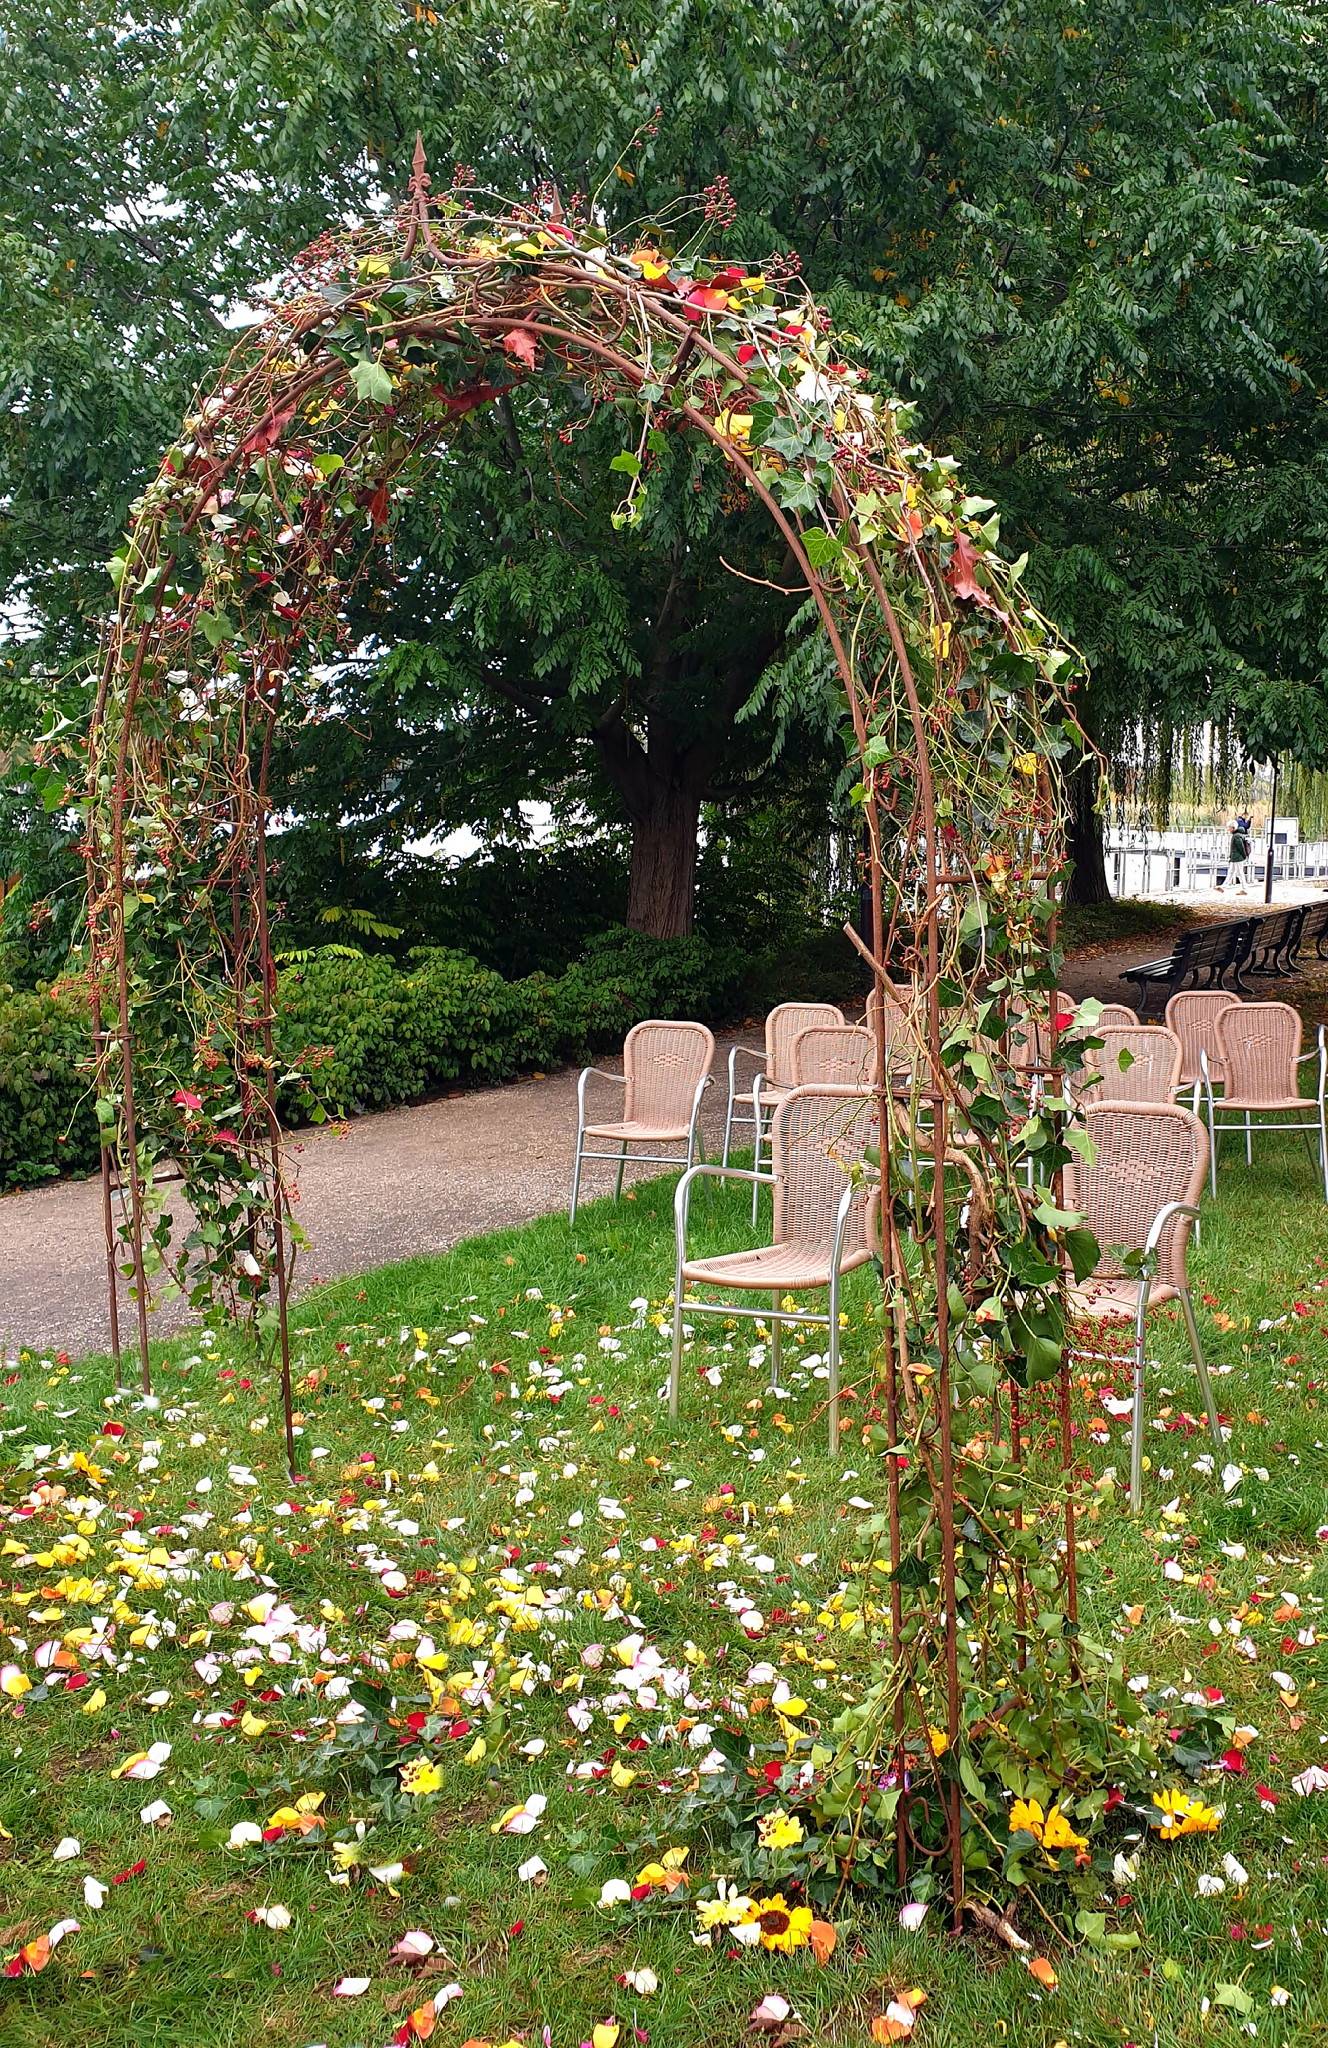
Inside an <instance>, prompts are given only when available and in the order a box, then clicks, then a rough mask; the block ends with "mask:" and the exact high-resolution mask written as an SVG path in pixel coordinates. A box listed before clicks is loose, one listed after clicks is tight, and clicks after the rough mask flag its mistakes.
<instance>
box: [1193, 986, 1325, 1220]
mask: <svg viewBox="0 0 1328 2048" xmlns="http://www.w3.org/2000/svg"><path fill="white" fill-rule="evenodd" d="M1214 1036H1215V1038H1216V1040H1217V1058H1218V1061H1219V1063H1220V1074H1221V1079H1222V1084H1223V1088H1222V1097H1221V1100H1220V1101H1215V1100H1214V1096H1213V1084H1214V1082H1215V1080H1216V1079H1217V1078H1218V1077H1217V1075H1216V1074H1215V1073H1214V1071H1213V1067H1212V1064H1211V1062H1210V1061H1209V1059H1208V1057H1207V1055H1206V1054H1205V1053H1202V1052H1201V1053H1200V1056H1199V1058H1200V1065H1201V1067H1202V1069H1203V1074H1204V1096H1205V1099H1206V1102H1207V1107H1208V1135H1209V1139H1210V1142H1211V1147H1212V1165H1211V1168H1210V1171H1211V1175H1212V1189H1213V1193H1214V1194H1216V1193H1217V1147H1218V1144H1219V1142H1220V1140H1221V1137H1222V1134H1223V1132H1224V1131H1231V1130H1240V1129H1243V1130H1244V1132H1245V1163H1246V1165H1247V1166H1248V1165H1251V1164H1252V1163H1253V1159H1254V1132H1255V1131H1303V1132H1305V1134H1306V1143H1307V1144H1308V1143H1309V1133H1310V1132H1311V1131H1314V1132H1317V1134H1318V1139H1319V1174H1320V1178H1321V1179H1322V1181H1323V1198H1324V1200H1325V1202H1328V1121H1326V1120H1325V1111H1324V1094H1325V1082H1326V1081H1328V1046H1326V1045H1325V1035H1324V1026H1323V1025H1322V1024H1321V1025H1320V1026H1319V1030H1318V1034H1317V1038H1316V1042H1315V1045H1314V1047H1312V1048H1311V1050H1310V1051H1309V1052H1307V1053H1304V1054H1302V1052H1301V1050H1300V1037H1301V1019H1300V1012H1299V1010H1294V1009H1293V1008H1292V1007H1291V1004H1290V1003H1233V1004H1232V1005H1231V1007H1230V1008H1229V1009H1226V1010H1223V1011H1222V1013H1221V1015H1220V1016H1219V1017H1218V1019H1217V1022H1216V1024H1215V1026H1214ZM1316 1057H1317V1059H1318V1062H1319V1076H1318V1086H1317V1088H1316V1090H1315V1093H1314V1095H1313V1096H1312V1097H1308V1096H1304V1095H1302V1094H1301V1092H1300V1069H1301V1068H1302V1067H1303V1066H1304V1065H1305V1063H1306V1061H1308V1060H1312V1059H1314V1058H1316ZM1219 1112H1220V1113H1221V1115H1222V1116H1224V1117H1226V1118H1227V1121H1226V1122H1225V1123H1223V1122H1221V1121H1219ZM1307 1112H1309V1114H1308V1116H1307V1115H1306V1113H1307ZM1292 1114H1299V1115H1300V1116H1301V1117H1302V1118H1304V1119H1305V1120H1304V1121H1303V1122H1300V1123H1294V1124H1289V1123H1284V1122H1283V1121H1282V1119H1283V1118H1284V1117H1286V1116H1288V1115H1292ZM1259 1118H1262V1119H1263V1121H1262V1122H1260V1121H1257V1120H1256V1119H1259ZM1270 1118H1271V1119H1272V1121H1271V1122H1270V1121H1268V1119H1270ZM1312 1156H1313V1154H1312V1153H1311V1157H1312Z"/></svg>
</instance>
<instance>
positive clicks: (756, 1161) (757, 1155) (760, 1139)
mask: <svg viewBox="0 0 1328 2048" xmlns="http://www.w3.org/2000/svg"><path fill="white" fill-rule="evenodd" d="M763 1143H764V1119H763V1117H762V1116H761V1112H760V1110H759V1108H758V1109H757V1112H756V1145H755V1149H754V1151H753V1153H752V1165H753V1166H754V1167H755V1168H756V1171H757V1172H758V1173H759V1172H760V1171H761V1148H762V1145H763ZM760 1200H761V1183H760V1181H759V1180H754V1181H753V1182H752V1229H753V1230H755V1228H756V1218H757V1213H758V1204H759V1203H760Z"/></svg>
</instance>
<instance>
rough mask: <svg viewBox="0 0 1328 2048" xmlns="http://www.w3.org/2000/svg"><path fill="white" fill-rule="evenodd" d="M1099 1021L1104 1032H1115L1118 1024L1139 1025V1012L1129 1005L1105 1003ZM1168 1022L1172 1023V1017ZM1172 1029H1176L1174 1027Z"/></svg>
mask: <svg viewBox="0 0 1328 2048" xmlns="http://www.w3.org/2000/svg"><path fill="white" fill-rule="evenodd" d="M1097 1021H1098V1023H1099V1024H1100V1025H1101V1026H1102V1027H1103V1029H1104V1030H1113V1031H1114V1030H1115V1028H1116V1026H1117V1025H1118V1024H1137V1023H1138V1022H1139V1012H1138V1011H1137V1010H1132V1009H1131V1008H1130V1006H1129V1004H1128V1003H1103V1005H1102V1014H1101V1016H1100V1017H1099V1018H1098V1020H1097ZM1167 1022H1168V1024H1170V1023H1171V1019H1170V1017H1168V1018H1167ZM1172 1029H1173V1030H1174V1029H1175V1026H1174V1025H1173V1026H1172ZM1094 1036H1096V1033H1095V1034H1094Z"/></svg>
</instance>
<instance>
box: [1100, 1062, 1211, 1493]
mask: <svg viewBox="0 0 1328 2048" xmlns="http://www.w3.org/2000/svg"><path fill="white" fill-rule="evenodd" d="M1084 1125H1085V1128H1086V1130H1087V1132H1088V1136H1089V1137H1090V1139H1091V1140H1092V1143H1093V1151H1094V1157H1093V1162H1092V1164H1091V1165H1088V1164H1086V1163H1085V1162H1084V1161H1083V1160H1080V1159H1076V1160H1073V1161H1072V1162H1071V1164H1070V1165H1069V1166H1068V1167H1067V1168H1066V1172H1065V1200H1066V1204H1067V1206H1068V1207H1069V1208H1071V1209H1077V1210H1079V1211H1080V1213H1081V1214H1082V1216H1083V1219H1084V1224H1085V1226H1086V1228H1087V1229H1089V1230H1091V1231H1092V1233H1093V1235H1094V1237H1095V1238H1096V1239H1097V1241H1098V1244H1099V1246H1100V1247H1101V1248H1102V1250H1101V1257H1100V1258H1099V1261H1098V1264H1097V1267H1096V1269H1095V1270H1094V1272H1093V1273H1092V1274H1091V1275H1090V1277H1089V1278H1088V1279H1087V1280H1085V1281H1083V1282H1082V1283H1081V1284H1080V1285H1079V1286H1077V1287H1071V1288H1069V1289H1068V1292H1067V1306H1068V1308H1069V1311H1070V1314H1071V1315H1077V1316H1085V1317H1092V1318H1094V1319H1097V1320H1101V1321H1128V1320H1129V1318H1130V1317H1133V1318H1134V1416H1133V1421H1132V1424H1131V1432H1130V1506H1131V1507H1132V1508H1133V1509H1136V1510H1137V1509H1138V1507H1139V1505H1140V1502H1141V1499H1142V1496H1143V1431H1144V1328H1145V1323H1146V1320H1147V1316H1148V1311H1149V1309H1150V1308H1156V1307H1157V1306H1158V1305H1159V1304H1160V1303H1163V1302H1168V1301H1177V1300H1178V1301H1179V1302H1180V1305H1181V1309H1182V1312H1183V1314H1184V1317H1185V1327H1186V1329H1187V1331H1188V1332H1189V1339H1190V1348H1191V1350H1192V1351H1193V1354H1194V1364H1195V1369H1196V1371H1197V1373H1198V1375H1199V1385H1200V1387H1201V1388H1202V1390H1203V1397H1204V1405H1205V1407H1206V1409H1207V1411H1208V1426H1209V1429H1210V1430H1211V1431H1212V1435H1213V1442H1214V1444H1215V1445H1216V1446H1217V1448H1218V1449H1219V1450H1220V1449H1221V1447H1222V1431H1221V1427H1220V1425H1219V1423H1218V1419H1217V1407H1216V1404H1215V1402H1214V1400H1213V1387H1212V1381H1211V1380H1210V1379H1209V1376H1208V1367H1207V1365H1206V1364H1205V1362H1204V1356H1203V1352H1202V1350H1201V1349H1200V1345H1199V1332H1198V1328H1197V1326H1196V1324H1195V1320H1194V1304H1193V1302H1192V1301H1191V1299H1190V1285H1189V1277H1188V1273H1187V1270H1186V1264H1185V1260H1186V1253H1187V1250H1188V1247H1189V1238H1190V1230H1191V1227H1192V1225H1193V1224H1194V1223H1195V1221H1196V1220H1197V1218H1198V1215H1199V1197H1200V1195H1201V1194H1202V1193H1203V1184H1204V1175H1205V1173H1206V1172H1207V1168H1208V1135H1207V1133H1206V1131H1205V1130H1204V1127H1203V1125H1202V1123H1201V1122H1200V1121H1199V1119H1198V1117H1197V1116H1196V1115H1195V1114H1194V1112H1193V1110H1189V1109H1184V1108H1182V1107H1181V1106H1180V1105H1179V1104H1178V1103H1174V1102H1165V1103H1164V1102H1130V1103H1125V1102H1102V1103H1094V1104H1090V1106H1089V1107H1088V1108H1087V1109H1086V1110H1085V1111H1084ZM1122 1251H1125V1252H1130V1251H1134V1252H1141V1253H1142V1254H1143V1255H1144V1261H1143V1266H1142V1268H1141V1270H1140V1271H1139V1272H1138V1273H1132V1272H1130V1271H1128V1270H1127V1269H1126V1267H1125V1266H1124V1265H1123V1264H1121V1263H1120V1261H1119V1258H1118V1256H1117V1255H1118V1253H1119V1252H1122Z"/></svg>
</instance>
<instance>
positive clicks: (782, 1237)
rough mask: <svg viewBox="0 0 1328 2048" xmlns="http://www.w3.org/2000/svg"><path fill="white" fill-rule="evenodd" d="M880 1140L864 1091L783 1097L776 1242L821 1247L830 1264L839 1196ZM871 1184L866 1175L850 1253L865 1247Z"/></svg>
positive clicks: (799, 1092) (776, 1130)
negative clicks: (867, 1151) (851, 1176)
mask: <svg viewBox="0 0 1328 2048" xmlns="http://www.w3.org/2000/svg"><path fill="white" fill-rule="evenodd" d="M876 1136H877V1130H876V1110H875V1104H874V1103H873V1100H872V1097H871V1095H870V1094H869V1093H867V1092H865V1091H864V1090H862V1089H857V1088H814V1087H807V1088H795V1089H794V1091H793V1093H792V1094H791V1095H787V1096H786V1097H785V1098H784V1100H783V1102H781V1103H780V1105H779V1108H778V1109H777V1110H776V1111H775V1116H774V1127H773V1130H772V1134H771V1150H772V1157H773V1164H774V1172H775V1219H774V1220H775V1232H774V1236H775V1243H776V1244H790V1243H796V1244H799V1245H804V1246H807V1247H815V1248H816V1249H817V1250H819V1251H823V1252H824V1254H825V1257H826V1258H827V1260H828V1258H829V1256H830V1251H831V1247H832V1243H833V1239H834V1233H835V1218H836V1216H837V1215H838V1212H839V1202H840V1197H841V1196H842V1195H843V1192H844V1190H845V1188H846V1187H847V1186H848V1184H849V1176H850V1174H851V1173H852V1170H853V1168H854V1167H855V1166H860V1165H861V1164H862V1162H863V1159H864V1156H865V1154H866V1150H867V1147H868V1145H869V1144H871V1143H873V1142H874V1140H875V1138H876ZM871 1183H872V1176H867V1178H866V1179H864V1181H863V1184H862V1185H861V1187H860V1189H859V1196H858V1199H857V1200H856V1201H855V1202H854V1204H853V1208H852V1210H851V1212H850V1214H849V1219H848V1223H847V1226H846V1229H845V1233H844V1248H845V1250H846V1251H848V1252H855V1251H861V1250H862V1249H863V1247H864V1246H865V1244H866V1230H867V1209H868V1204H869V1201H870V1198H871Z"/></svg>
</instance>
